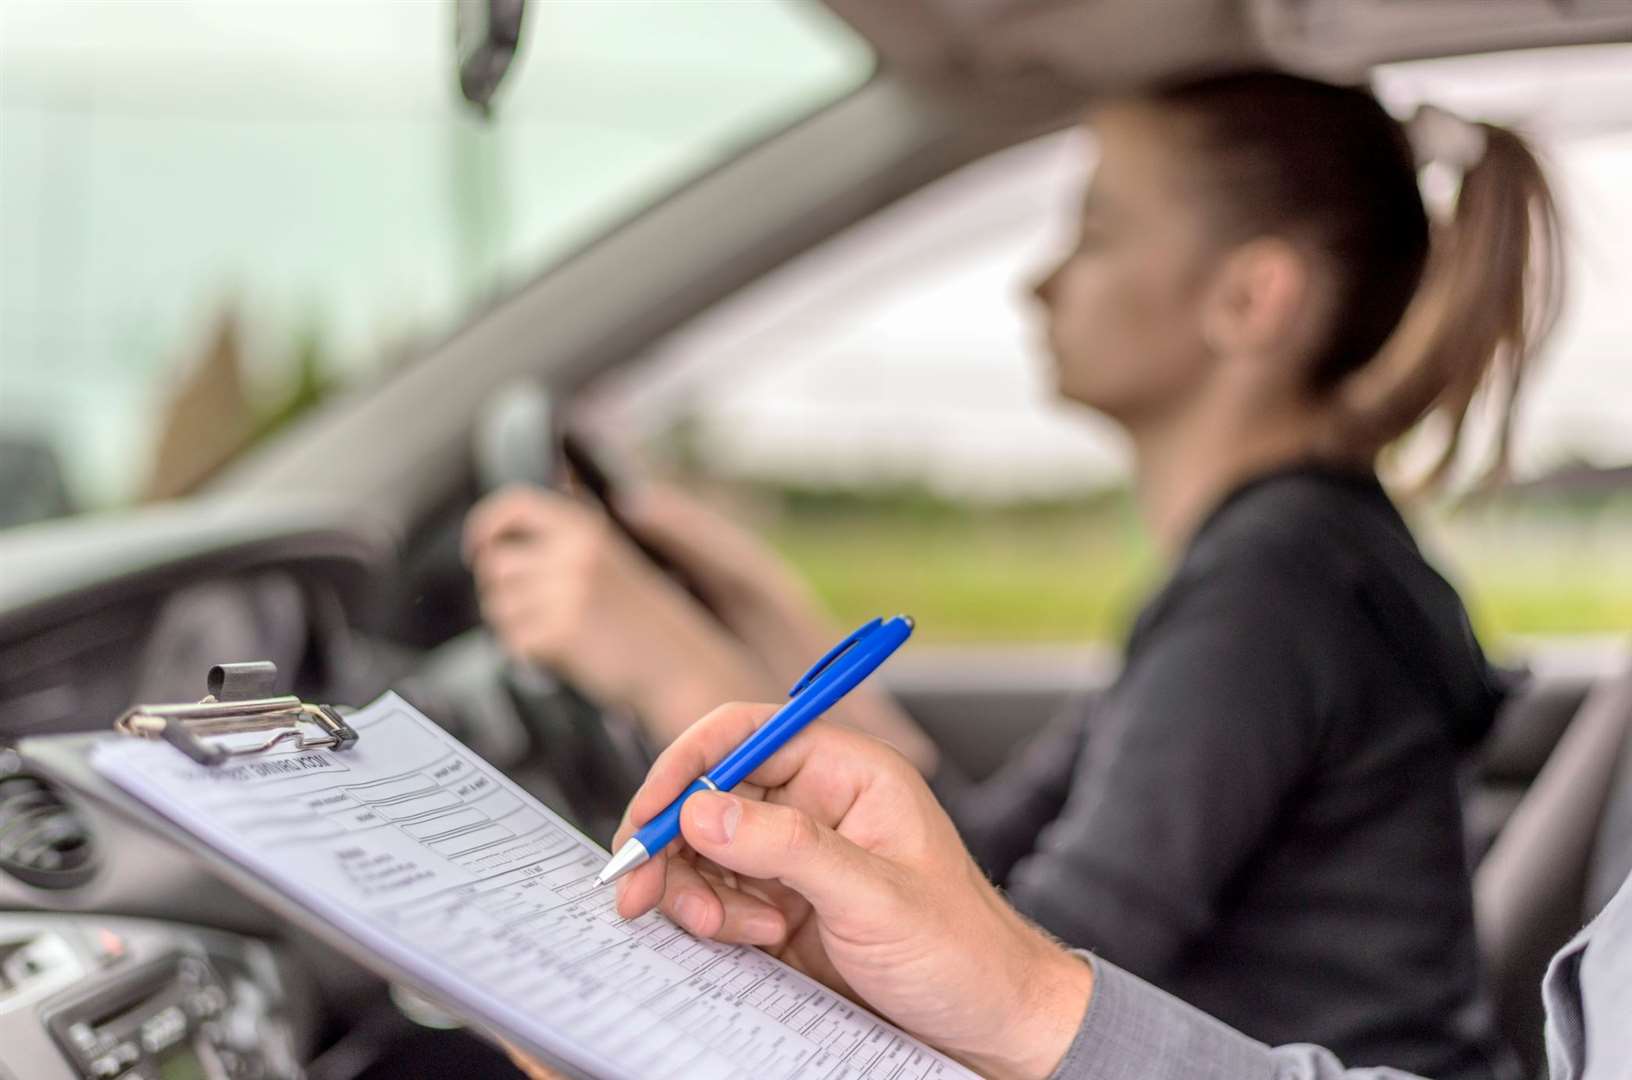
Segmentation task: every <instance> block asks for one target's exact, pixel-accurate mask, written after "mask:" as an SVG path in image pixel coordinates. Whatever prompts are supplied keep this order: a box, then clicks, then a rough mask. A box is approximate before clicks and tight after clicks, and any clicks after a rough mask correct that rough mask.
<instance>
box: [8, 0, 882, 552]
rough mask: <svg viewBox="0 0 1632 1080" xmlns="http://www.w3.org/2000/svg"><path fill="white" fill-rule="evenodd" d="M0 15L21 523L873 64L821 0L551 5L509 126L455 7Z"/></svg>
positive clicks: (578, 233)
mask: <svg viewBox="0 0 1632 1080" xmlns="http://www.w3.org/2000/svg"><path fill="white" fill-rule="evenodd" d="M0 20H3V26H0V72H3V74H0V79H3V84H0V130H3V131H4V138H3V139H0V288H3V290H4V295H3V312H4V317H3V319H0V476H4V477H6V478H7V479H8V480H16V481H17V483H19V484H24V485H26V487H27V490H28V491H29V492H30V493H31V495H30V497H29V498H26V499H25V498H22V497H21V496H19V497H18V498H16V499H9V500H4V501H5V502H6V505H5V506H4V507H0V526H3V525H4V524H5V523H7V522H8V521H21V520H26V519H27V518H29V517H33V516H41V515H42V514H46V513H50V512H53V511H55V512H61V511H63V510H65V509H83V508H92V507H104V506H113V505H119V504H123V503H128V502H131V501H134V500H138V499H142V498H146V497H153V496H162V495H168V494H174V493H177V492H180V491H185V490H188V489H189V488H190V487H191V486H193V485H194V484H196V483H197V482H198V481H199V479H200V477H201V475H204V474H207V472H208V471H209V470H210V469H211V468H213V467H214V466H215V465H217V464H219V462H220V461H221V460H222V459H224V458H225V457H228V456H231V454H232V453H234V452H236V451H237V449H239V448H240V447H241V446H242V444H243V443H244V442H245V441H247V440H249V439H251V438H253V437H255V436H257V435H260V434H264V433H265V432H266V431H267V430H269V429H270V428H272V427H275V426H276V425H277V424H278V423H279V422H280V421H281V420H282V419H284V418H285V417H286V416H287V415H288V414H289V413H291V412H292V411H295V410H298V409H299V408H301V407H303V406H305V405H306V404H309V403H310V402H311V401H312V400H315V399H316V398H317V397H320V396H322V395H323V394H324V393H326V392H329V391H330V390H332V389H333V388H335V387H336V386H339V385H344V384H346V383H351V382H356V381H359V380H361V379H364V378H366V377H369V376H371V375H373V374H374V373H376V372H378V371H380V370H382V369H385V368H388V367H390V366H391V365H392V364H394V363H397V362H400V361H401V360H402V359H403V358H404V357H405V356H407V355H409V354H410V353H411V352H412V348H413V344H414V343H415V342H419V341H423V340H425V339H426V338H427V337H428V336H435V335H439V334H443V333H446V332H447V331H449V330H451V329H452V328H453V327H454V326H455V325H456V324H457V322H458V321H459V320H460V319H461V318H463V317H466V316H468V315H469V314H470V313H471V312H472V311H473V309H476V308H478V307H479V306H480V305H482V304H484V303H487V302H490V301H491V299H492V298H493V297H495V296H496V295H498V294H502V293H503V292H505V291H506V290H508V289H510V288H512V287H514V286H515V285H517V284H518V283H519V282H521V281H523V280H525V279H527V278H529V277H531V276H533V275H535V274H537V273H538V272H540V270H541V269H543V268H545V267H547V266H548V265H550V264H551V263H553V262H555V261H557V260H559V259H560V258H561V257H562V256H563V255H565V254H567V253H569V252H570V251H571V250H573V249H574V248H576V247H578V246H580V245H582V244H583V243H585V242H586V241H588V240H589V239H591V238H593V237H594V236H595V235H597V234H599V233H601V232H603V231H605V230H606V229H607V228H609V227H610V226H611V225H613V224H614V223H615V222H617V221H618V220H620V219H622V218H624V217H627V216H628V215H629V214H631V213H632V212H634V211H636V210H637V209H639V208H640V207H642V206H644V205H646V204H649V203H650V202H652V201H653V200H655V199H656V198H658V197H659V196H660V195H662V194H663V193H664V192H666V191H668V190H671V189H673V188H674V187H675V186H676V185H678V184H679V183H681V182H683V181H684V180H685V179H686V178H688V177H691V176H693V175H695V174H697V173H698V172H699V171H701V170H704V169H706V168H708V167H710V166H712V165H714V164H716V163H718V162H720V161H722V160H724V159H725V158H727V157H728V156H730V155H732V154H734V153H736V152H738V151H739V150H740V149H741V148H742V147H743V146H744V145H745V144H746V143H749V142H751V141H753V140H756V139H759V138H761V137H763V136H765V135H766V134H768V133H770V132H772V131H774V130H776V129H779V128H782V127H785V126H787V125H788V124H790V123H792V122H794V121H795V120H796V119H797V118H799V117H801V116H804V115H807V114H809V113H810V112H811V111H813V110H815V109H817V108H820V107H821V106H823V105H825V104H828V103H830V102H832V101H834V100H835V99H837V98H838V97H840V96H842V95H844V94H845V93H847V92H848V91H850V90H851V89H853V88H854V87H856V86H857V85H859V84H860V83H861V82H862V81H864V80H865V79H866V78H867V76H868V75H869V73H870V71H871V68H872V63H873V61H872V57H871V54H870V52H869V51H868V49H867V48H866V47H865V45H864V44H863V43H862V42H861V41H860V40H859V39H858V38H856V37H855V36H854V35H852V34H851V33H850V32H849V31H848V29H847V28H845V27H844V26H843V25H842V24H840V23H839V22H838V21H837V20H836V19H834V18H833V17H832V16H830V15H829V14H828V13H826V12H825V10H823V9H822V8H821V7H820V6H819V5H815V4H745V3H740V2H733V0H691V2H688V3H685V4H674V3H671V2H667V0H620V2H619V3H584V2H579V3H537V2H535V3H533V4H531V5H530V6H529V8H528V12H527V22H526V24H525V26H524V35H523V47H522V49H521V52H520V54H519V55H518V57H517V59H516V61H515V63H514V65H513V66H512V69H511V73H510V75H509V79H508V81H507V82H506V84H505V85H503V86H502V87H501V88H500V90H499V93H498V96H497V102H496V106H497V107H496V112H495V115H494V118H493V119H492V120H491V122H489V123H483V122H482V121H481V120H480V119H479V118H478V117H477V116H476V115H475V114H474V113H473V112H472V110H470V109H469V107H468V106H466V105H465V104H464V103H463V102H462V101H461V100H460V98H459V93H458V88H457V80H456V77H455V62H454V34H453V28H454V8H453V5H452V3H451V2H442V0H438V2H422V3H401V2H398V0H364V2H349V3H345V4H286V3H279V2H257V0H211V2H195V3H187V4H132V3H126V2H124V0H106V2H95V0H87V2H78V3H72V4H62V3H57V2H56V0H8V2H7V3H6V4H5V5H4V6H3V8H0ZM53 458H54V460H53ZM54 468H55V470H56V475H55V479H54V480H53V475H52V473H53V469H54ZM14 490H22V489H20V488H14Z"/></svg>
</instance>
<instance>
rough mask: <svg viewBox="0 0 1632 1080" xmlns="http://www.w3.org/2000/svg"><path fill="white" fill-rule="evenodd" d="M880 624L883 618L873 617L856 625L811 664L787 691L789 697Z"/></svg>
mask: <svg viewBox="0 0 1632 1080" xmlns="http://www.w3.org/2000/svg"><path fill="white" fill-rule="evenodd" d="M882 625H884V620H883V619H873V620H871V621H869V622H866V623H863V624H862V625H861V626H858V627H857V628H856V629H855V631H854V632H853V633H851V635H850V636H849V637H847V638H845V639H844V640H843V641H841V642H839V643H838V644H837V645H835V646H833V647H832V648H831V649H829V650H827V655H826V656H824V657H822V658H821V659H820V660H818V661H816V663H815V664H813V665H811V668H810V670H809V671H807V672H805V674H804V675H803V676H802V677H801V678H800V680H799V681H798V682H796V683H794V684H793V689H792V690H789V691H788V696H789V697H790V698H791V697H798V696H799V694H800V693H801V692H802V691H804V690H806V689H808V688H809V687H810V684H811V683H813V682H815V681H816V677H817V676H818V675H820V674H821V673H822V672H823V671H826V670H827V669H828V668H830V667H832V666H833V661H835V660H837V659H838V658H839V657H840V656H842V655H844V653H845V652H846V651H848V650H849V649H850V647H851V646H853V645H855V644H856V642H858V641H860V640H861V639H862V638H864V637H866V636H867V635H868V634H870V633H872V632H873V631H874V630H877V629H878V628H879V627H880V626H882Z"/></svg>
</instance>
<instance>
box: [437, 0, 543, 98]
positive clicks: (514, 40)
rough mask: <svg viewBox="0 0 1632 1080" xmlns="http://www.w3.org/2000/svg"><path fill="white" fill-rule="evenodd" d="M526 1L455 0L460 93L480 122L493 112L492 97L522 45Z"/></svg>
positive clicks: (456, 51) (455, 42) (455, 31)
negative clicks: (523, 15) (475, 110)
mask: <svg viewBox="0 0 1632 1080" xmlns="http://www.w3.org/2000/svg"><path fill="white" fill-rule="evenodd" d="M526 8H527V0H455V12H456V19H455V26H454V52H455V54H456V56H457V58H458V61H459V90H460V92H461V93H463V94H464V95H465V100H466V101H468V102H470V103H471V104H472V105H474V106H475V107H476V109H477V111H478V112H480V113H481V114H482V118H483V119H486V118H487V117H489V116H491V115H492V112H493V93H494V91H496V90H497V89H498V88H499V83H501V82H503V81H504V76H505V73H506V72H508V71H509V70H510V62H511V61H512V60H514V59H515V56H516V49H517V48H518V47H519V46H520V44H521V19H522V14H523V12H524V11H525V10H526Z"/></svg>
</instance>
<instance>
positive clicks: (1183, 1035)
mask: <svg viewBox="0 0 1632 1080" xmlns="http://www.w3.org/2000/svg"><path fill="white" fill-rule="evenodd" d="M1082 955H1083V957H1084V959H1085V960H1087V961H1088V963H1090V964H1091V965H1092V966H1093V969H1094V994H1093V997H1092V999H1090V1001H1089V1003H1088V1012H1087V1014H1086V1015H1085V1016H1084V1017H1083V1018H1082V1026H1081V1027H1080V1028H1078V1029H1077V1035H1076V1038H1075V1039H1073V1040H1072V1042H1071V1048H1070V1049H1069V1050H1067V1051H1066V1054H1065V1058H1064V1059H1063V1060H1062V1061H1061V1062H1060V1064H1059V1067H1058V1068H1056V1069H1055V1070H1054V1075H1053V1080H1412V1076H1411V1074H1410V1073H1403V1072H1399V1071H1398V1070H1395V1069H1375V1068H1368V1069H1345V1068H1343V1065H1342V1064H1341V1063H1340V1062H1339V1061H1338V1060H1337V1058H1335V1057H1333V1056H1332V1054H1331V1053H1330V1052H1329V1051H1327V1050H1322V1049H1321V1048H1319V1047H1315V1046H1303V1045H1298V1046H1281V1047H1268V1046H1265V1045H1264V1044H1263V1043H1261V1042H1258V1041H1257V1040H1256V1039H1249V1038H1248V1037H1247V1036H1245V1035H1243V1034H1241V1033H1240V1032H1239V1031H1236V1030H1235V1029H1234V1028H1231V1027H1229V1026H1228V1025H1225V1024H1223V1023H1220V1022H1219V1021H1217V1020H1215V1019H1213V1018H1212V1017H1211V1016H1208V1015H1207V1014H1205V1013H1203V1012H1201V1011H1199V1010H1197V1009H1194V1008H1192V1007H1190V1006H1189V1005H1186V1004H1185V1003H1184V1002H1182V1001H1180V1000H1179V999H1178V998H1175V997H1173V996H1172V995H1171V994H1167V993H1164V992H1163V991H1161V990H1158V989H1156V988H1155V987H1154V986H1151V985H1150V984H1149V983H1147V982H1144V981H1142V980H1140V979H1138V978H1135V977H1134V976H1132V975H1129V974H1128V973H1127V972H1125V971H1123V970H1121V969H1120V968H1118V967H1116V966H1115V965H1113V964H1110V963H1108V962H1106V961H1104V960H1101V959H1098V958H1095V957H1091V956H1089V955H1088V954H1082Z"/></svg>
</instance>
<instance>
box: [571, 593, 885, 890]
mask: <svg viewBox="0 0 1632 1080" xmlns="http://www.w3.org/2000/svg"><path fill="white" fill-rule="evenodd" d="M912 625H913V624H912V618H911V617H910V616H907V615H896V616H894V617H893V618H890V619H874V620H872V621H871V622H869V623H867V624H866V625H865V626H862V627H860V628H859V629H857V630H856V632H855V633H853V634H851V635H850V636H849V637H847V638H845V639H844V640H843V641H841V642H839V643H838V644H837V645H835V646H833V648H832V649H830V650H828V653H827V655H826V656H824V657H822V658H821V659H820V660H818V661H816V664H815V666H814V667H812V668H811V669H810V670H809V671H807V672H805V675H804V678H802V679H800V680H799V681H798V682H796V683H794V684H793V689H792V690H790V691H788V703H787V704H786V705H784V706H782V707H781V708H780V709H778V710H776V712H775V713H774V714H773V715H772V716H771V718H770V719H769V720H767V721H765V723H764V724H762V725H760V728H759V730H758V731H756V732H754V733H753V734H752V735H750V736H748V738H747V739H746V740H745V741H744V742H743V744H742V745H741V746H739V747H737V748H736V749H735V750H733V751H731V753H730V754H728V755H726V758H725V760H724V761H721V762H720V763H719V764H718V765H716V766H714V767H713V768H712V769H710V770H709V771H708V773H707V774H706V775H705V776H703V777H701V778H700V779H697V780H694V781H693V782H692V785H691V786H690V787H688V788H687V789H686V790H685V791H682V792H681V793H680V797H679V798H677V799H675V800H674V801H673V802H672V803H670V804H669V805H668V807H667V808H666V809H665V810H664V811H663V812H662V813H661V814H658V815H657V816H656V817H654V818H653V819H652V820H651V821H648V822H647V823H646V824H645V825H643V826H641V828H640V831H639V832H637V833H635V835H634V836H632V837H630V838H629V840H627V841H626V842H625V843H624V845H623V847H621V848H619V849H618V853H617V854H616V855H614V856H612V858H611V860H610V861H608V862H607V864H606V868H605V869H603V870H602V871H601V873H600V876H599V877H597V878H596V879H595V884H596V885H597V886H599V885H605V884H606V883H607V882H609V881H616V880H617V879H618V878H620V877H622V876H623V875H624V874H627V873H628V872H629V871H631V870H633V869H634V868H635V867H637V866H639V865H640V864H641V863H643V862H645V861H646V860H647V859H650V858H651V857H652V853H653V852H657V851H662V850H663V849H664V848H665V847H667V846H668V845H669V844H670V843H672V842H673V841H674V838H675V837H677V836H679V835H680V807H681V806H682V805H684V804H685V801H686V800H687V799H689V798H691V797H692V796H693V795H695V794H696V793H697V792H699V791H710V790H712V791H730V790H731V789H732V788H734V787H736V786H737V785H738V784H739V783H741V782H742V781H743V780H744V779H746V778H747V776H748V774H750V773H752V772H753V771H754V770H755V769H757V768H759V767H760V766H761V765H762V764H764V762H765V759H766V758H768V757H770V756H771V755H772V754H774V753H776V752H777V751H778V750H780V749H782V745H783V744H784V743H786V742H787V741H788V740H789V739H791V738H793V737H794V736H795V735H797V734H799V732H800V731H802V730H804V727H805V725H806V724H808V723H810V722H811V721H812V720H814V719H816V718H817V717H818V716H820V715H822V714H823V713H824V712H826V711H827V710H828V709H831V708H832V707H833V706H834V705H836V704H838V701H839V699H840V698H842V697H844V695H846V694H848V693H849V692H850V691H851V690H854V689H855V688H856V685H857V684H858V683H860V682H861V681H862V680H863V679H865V678H866V677H867V676H869V675H871V674H872V673H873V672H874V671H876V670H878V666H879V665H880V664H882V663H883V662H884V661H885V660H888V659H889V658H890V655H891V654H892V653H894V652H895V650H897V649H899V648H900V647H901V645H902V643H903V642H905V641H906V640H907V638H908V637H909V636H911V634H912Z"/></svg>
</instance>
